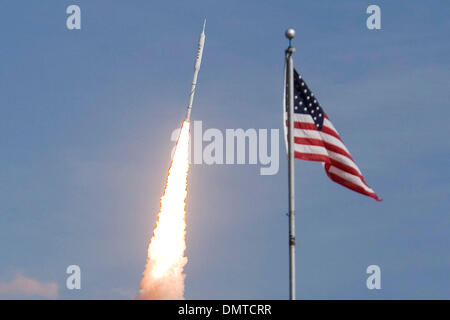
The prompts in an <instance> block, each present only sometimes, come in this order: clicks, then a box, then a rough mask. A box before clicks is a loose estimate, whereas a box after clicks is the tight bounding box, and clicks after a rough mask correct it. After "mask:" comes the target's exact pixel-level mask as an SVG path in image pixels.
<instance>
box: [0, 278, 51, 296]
mask: <svg viewBox="0 0 450 320" xmlns="http://www.w3.org/2000/svg"><path fill="white" fill-rule="evenodd" d="M0 296H2V297H6V298H24V297H39V298H45V299H56V298H58V285H57V284H56V283H55V282H39V281H38V280H34V279H31V278H28V277H26V276H24V275H22V274H20V273H19V274H16V276H15V277H14V279H13V280H12V281H11V282H7V283H4V282H0Z"/></svg>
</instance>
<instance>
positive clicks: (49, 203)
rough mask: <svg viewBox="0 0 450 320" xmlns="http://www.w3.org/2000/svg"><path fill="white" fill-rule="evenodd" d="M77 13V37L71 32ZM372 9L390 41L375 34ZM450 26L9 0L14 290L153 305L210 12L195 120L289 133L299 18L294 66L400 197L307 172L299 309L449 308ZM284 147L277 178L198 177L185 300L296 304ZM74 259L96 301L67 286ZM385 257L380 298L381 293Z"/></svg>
mask: <svg viewBox="0 0 450 320" xmlns="http://www.w3.org/2000/svg"><path fill="white" fill-rule="evenodd" d="M71 4H78V5H79V6H80V7H81V11H82V13H81V14H82V29H81V30H79V31H69V30H67V29H66V17H67V15H66V13H65V11H66V7H67V6H69V5H71ZM370 4H378V5H379V6H380V7H381V13H382V18H381V19H382V21H381V24H382V30H378V31H370V30H368V29H367V28H366V22H365V21H366V18H367V16H368V15H367V14H366V8H367V6H368V5H370ZM449 15H450V5H449V4H448V3H445V2H442V1H428V2H424V1H414V2H411V1H395V2H392V1H376V2H369V1H345V2H344V1H331V0H328V1H325V0H323V1H221V2H212V1H189V2H187V1H184V2H181V1H180V2H173V1H160V2H153V1H144V0H140V1H137V0H134V1H127V2H125V1H105V0H102V1H100V0H98V1H87V0H83V1H56V0H52V1H50V0H49V1H45V2H42V1H41V2H37V1H36V2H29V1H23V0H19V1H8V2H6V3H3V4H2V10H1V13H0V35H1V39H2V44H1V48H0V59H1V61H2V63H1V65H0V108H1V109H0V110H1V115H2V116H1V117H0V150H1V157H0V284H1V283H10V282H11V281H12V279H14V277H15V275H17V274H23V275H25V276H26V277H29V278H31V279H35V280H36V281H39V282H42V283H56V284H57V286H58V288H59V290H58V297H59V298H62V299H79V298H85V299H96V298H106V299H122V298H124V299H128V298H133V297H134V296H135V295H136V294H137V292H138V287H139V282H140V278H141V274H142V272H143V270H144V266H145V259H146V248H147V245H148V241H149V236H150V234H151V231H152V229H153V227H154V223H155V221H156V214H157V211H158V208H159V198H160V196H161V194H162V191H163V186H164V181H165V178H166V174H167V168H168V165H169V161H170V151H171V148H172V146H173V144H172V143H171V142H170V134H171V132H172V130H173V129H175V128H176V127H177V126H178V125H179V124H180V122H181V121H182V119H183V116H184V114H185V107H186V105H187V99H188V92H189V84H190V81H191V77H192V71H193V70H192V65H193V58H194V55H195V51H196V46H197V40H198V35H199V32H200V29H201V24H202V21H203V18H204V17H207V19H208V22H207V30H206V35H207V38H206V45H205V51H204V55H203V57H204V60H203V64H202V70H201V72H200V75H199V87H198V91H197V96H196V99H195V102H194V108H193V114H192V117H193V119H194V120H202V121H203V126H204V128H205V129H207V128H218V129H221V130H224V129H226V128H244V129H247V128H268V129H270V128H281V125H282V122H281V117H282V115H281V99H282V97H281V93H282V86H283V84H282V81H283V80H282V77H283V76H282V74H283V53H284V49H285V47H286V46H287V43H286V39H285V38H284V30H285V29H286V28H287V27H293V28H295V29H296V30H297V37H296V39H295V41H294V45H295V46H296V48H297V52H296V54H295V58H294V59H295V65H296V68H297V69H298V70H299V71H301V73H302V74H303V76H304V78H305V79H306V80H307V81H308V84H309V86H310V88H311V89H312V90H313V91H314V92H315V94H316V96H317V97H318V99H319V101H320V103H321V105H322V106H323V108H324V109H325V110H326V112H327V113H328V115H329V116H330V118H331V119H332V120H333V123H334V124H335V126H336V127H337V129H338V130H339V132H340V134H341V136H342V138H343V139H344V141H345V142H346V145H347V147H348V148H349V149H350V151H351V152H352V154H353V156H354V158H355V159H356V161H357V163H358V165H359V167H360V168H361V170H362V172H363V173H364V175H365V177H366V180H367V181H368V183H369V184H370V185H371V187H373V188H374V189H375V190H376V191H377V193H378V194H379V195H380V196H381V197H382V198H383V202H381V203H377V202H375V201H373V200H372V199H369V198H366V197H363V196H360V195H359V194H356V193H353V192H351V191H349V190H347V189H344V188H342V187H341V186H339V185H336V184H334V183H332V182H331V181H330V180H329V179H328V178H327V176H326V175H325V173H324V172H323V168H322V167H321V166H320V165H319V164H317V163H308V162H304V161H296V190H297V193H296V203H297V225H296V226H297V243H298V247H297V277H298V280H297V295H298V298H312V299H329V298H342V299H354V298H356V299H380V298H385V299H392V298H402V299H403V298H405V299H410V298H412V299H422V298H425V299H427V298H446V299H449V298H450V290H449V288H450V274H449V270H450V252H449V249H448V244H449V243H450V217H449V209H450V203H449V193H450V182H449V181H450V179H449V178H450V175H449V170H448V166H449V158H450V151H449V150H450V141H449V139H447V136H448V135H449V128H448V123H447V122H448V119H449V116H450V111H449V102H450V90H449V84H450V77H449V71H450V63H449V59H448V57H449V56H450V45H449V42H448V34H449V31H450V22H449V21H448V16H449ZM280 140H281V137H280ZM280 143H281V141H280ZM283 152H284V151H283V149H280V171H279V173H278V174H277V175H274V176H260V175H259V167H258V166H255V165H235V166H229V165H222V166H220V165H215V166H208V165H195V166H192V168H191V171H190V177H189V196H188V216H187V252H186V254H187V256H188V259H189V262H188V265H187V267H186V269H185V271H186V275H187V277H186V291H185V296H186V298H191V299H228V298H233V299H245V298H248V299H257V298H261V299H285V298H287V297H288V274H287V270H288V269H287V268H288V265H287V261H288V250H287V223H288V221H287V217H286V215H285V213H286V212H287V166H286V161H285V155H284V153H283ZM71 264H77V265H79V266H80V267H81V271H82V289H81V290H79V291H69V290H67V289H65V280H66V276H67V275H66V274H65V270H66V267H67V266H68V265H71ZM372 264H376V265H379V266H380V267H381V271H382V289H381V290H368V289H367V288H366V285H365V283H366V278H367V276H368V275H367V274H366V273H365V270H366V268H367V266H369V265H372ZM0 287H1V286H0ZM0 291H1V290H0ZM16 296H17V297H20V298H33V297H35V296H33V295H16ZM16 296H14V295H13V294H8V293H3V294H1V292H0V297H2V298H5V297H6V298H8V297H16Z"/></svg>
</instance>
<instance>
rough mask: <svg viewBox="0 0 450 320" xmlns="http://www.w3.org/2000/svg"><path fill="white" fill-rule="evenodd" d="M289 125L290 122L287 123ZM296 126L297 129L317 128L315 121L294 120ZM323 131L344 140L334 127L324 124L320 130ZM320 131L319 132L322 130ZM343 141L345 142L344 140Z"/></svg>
mask: <svg viewBox="0 0 450 320" xmlns="http://www.w3.org/2000/svg"><path fill="white" fill-rule="evenodd" d="M287 126H289V124H287ZM294 128H295V129H303V130H316V131H319V130H317V127H316V125H315V124H314V123H309V122H300V121H294ZM320 131H321V132H323V133H326V134H329V135H330V136H333V137H335V138H336V139H339V140H340V141H341V142H342V139H341V137H340V136H339V134H338V133H337V132H336V131H334V130H333V129H331V128H329V127H327V126H322V130H320ZM320 131H319V132H320ZM342 143H343V142H342Z"/></svg>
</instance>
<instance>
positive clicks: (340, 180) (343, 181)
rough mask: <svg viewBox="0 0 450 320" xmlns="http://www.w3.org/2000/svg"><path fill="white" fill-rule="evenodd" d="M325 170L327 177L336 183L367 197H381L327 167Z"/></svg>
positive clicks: (376, 198) (377, 198) (378, 199)
mask: <svg viewBox="0 0 450 320" xmlns="http://www.w3.org/2000/svg"><path fill="white" fill-rule="evenodd" d="M325 172H326V173H327V175H328V177H329V178H330V179H331V180H333V181H334V182H336V183H339V184H340V185H342V186H344V187H347V188H349V189H351V190H353V191H356V192H359V193H362V194H364V195H366V196H368V197H371V198H374V199H375V200H377V201H381V199H380V198H379V197H378V196H377V194H376V193H375V192H367V191H366V190H365V189H364V188H362V187H361V186H358V185H356V184H354V183H352V182H350V181H348V180H346V179H344V178H341V177H340V176H338V175H336V174H334V173H331V172H329V171H327V169H326V168H325Z"/></svg>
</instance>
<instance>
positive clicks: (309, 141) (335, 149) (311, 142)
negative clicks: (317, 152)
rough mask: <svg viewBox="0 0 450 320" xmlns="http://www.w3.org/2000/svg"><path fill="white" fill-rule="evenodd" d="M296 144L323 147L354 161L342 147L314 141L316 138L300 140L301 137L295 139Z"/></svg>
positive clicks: (322, 141) (317, 140)
mask: <svg viewBox="0 0 450 320" xmlns="http://www.w3.org/2000/svg"><path fill="white" fill-rule="evenodd" d="M294 143H297V144H304V145H311V146H321V147H324V148H325V149H327V150H330V151H332V152H335V153H339V154H341V155H343V156H345V157H347V158H349V159H350V160H352V161H353V162H354V160H353V158H352V156H351V155H350V154H349V153H348V152H347V151H345V150H344V149H341V148H340V147H338V146H336V145H334V144H331V143H329V142H326V141H324V140H319V139H314V138H300V137H294Z"/></svg>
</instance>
